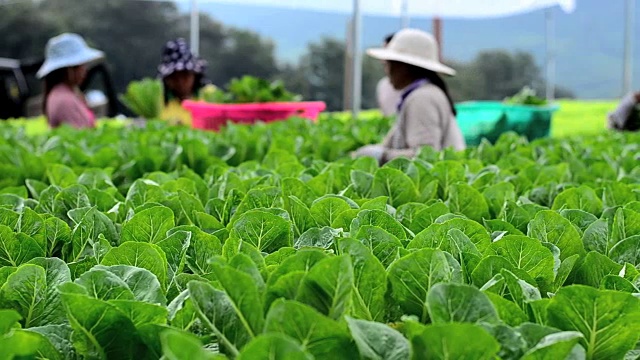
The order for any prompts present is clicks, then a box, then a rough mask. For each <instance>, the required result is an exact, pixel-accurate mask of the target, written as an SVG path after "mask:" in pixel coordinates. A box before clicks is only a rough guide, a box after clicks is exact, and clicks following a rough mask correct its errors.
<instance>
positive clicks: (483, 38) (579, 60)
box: [181, 0, 640, 99]
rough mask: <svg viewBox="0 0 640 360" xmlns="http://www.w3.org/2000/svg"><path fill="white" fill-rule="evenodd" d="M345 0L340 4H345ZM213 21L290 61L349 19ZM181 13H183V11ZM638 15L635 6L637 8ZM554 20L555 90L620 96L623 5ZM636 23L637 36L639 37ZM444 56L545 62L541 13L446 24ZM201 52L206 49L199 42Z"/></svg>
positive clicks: (251, 11) (231, 15)
mask: <svg viewBox="0 0 640 360" xmlns="http://www.w3.org/2000/svg"><path fill="white" fill-rule="evenodd" d="M345 1H346V0H345ZM200 7H201V11H202V12H203V13H207V14H209V15H210V16H212V17H213V18H215V19H217V20H218V21H220V22H222V23H224V24H226V25H230V26H236V27H241V28H247V29H251V30H253V31H256V32H258V33H260V34H261V35H263V36H265V37H269V38H271V39H272V40H273V41H274V42H275V44H276V46H277V56H278V59H279V60H280V61H283V62H296V61H297V59H298V57H299V56H300V55H301V54H303V53H304V51H305V49H306V46H307V44H308V43H310V42H314V41H318V40H319V39H321V38H322V37H323V36H330V37H335V38H338V39H343V40H344V39H345V37H346V36H345V35H346V30H347V23H348V20H349V16H348V15H343V14H331V13H316V12H309V11H301V10H291V9H277V8H267V7H249V6H234V5H224V4H215V3H205V4H202V5H200ZM181 8H182V9H183V10H188V8H187V7H185V5H181ZM638 10H639V11H638V14H636V18H638V15H640V7H639V8H638ZM553 12H554V15H555V19H556V37H555V41H556V44H557V84H558V85H559V86H563V87H566V88H569V89H571V90H572V91H573V92H574V93H575V94H576V95H577V96H578V97H580V98H590V99H596V98H601V99H604V98H617V97H619V96H621V91H622V70H623V45H624V43H623V40H624V19H625V16H624V1H621V0H606V1H605V0H578V6H577V10H576V12H575V13H573V14H565V13H563V12H562V11H561V10H560V9H559V8H557V9H554V10H553ZM411 26H412V27H417V28H420V29H424V30H428V31H430V30H431V19H424V18H423V19H412V22H411ZM399 27H400V19H398V18H382V17H365V18H364V22H363V30H364V32H363V46H364V47H372V46H378V45H379V43H380V42H381V40H382V39H383V38H384V36H385V35H387V34H389V33H392V32H394V31H397V30H398V29H399ZM639 30H640V24H636V31H635V33H639ZM443 45H444V56H445V58H447V59H451V60H455V61H467V60H471V59H472V58H473V57H474V56H475V55H476V54H477V53H478V52H479V51H482V50H485V49H507V50H511V51H517V50H521V51H526V52H531V53H533V54H534V55H535V58H536V59H537V62H538V64H539V65H540V67H543V66H544V62H545V14H544V11H536V12H532V13H528V14H524V15H519V16H515V17H509V18H501V19H490V20H445V21H444V40H443ZM201 46H206V44H201ZM638 55H640V46H636V47H635V49H634V60H635V64H634V67H635V69H636V71H635V76H634V84H635V85H638V84H640V56H638Z"/></svg>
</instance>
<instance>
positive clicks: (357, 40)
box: [351, 0, 362, 118]
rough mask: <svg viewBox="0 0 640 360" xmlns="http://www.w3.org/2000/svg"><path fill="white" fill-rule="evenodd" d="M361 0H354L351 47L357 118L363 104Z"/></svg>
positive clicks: (353, 89)
mask: <svg viewBox="0 0 640 360" xmlns="http://www.w3.org/2000/svg"><path fill="white" fill-rule="evenodd" d="M360 5H361V4H360V0H353V24H352V26H353V30H352V34H353V39H352V43H351V48H352V51H353V54H352V55H353V74H352V75H353V82H352V86H353V87H352V91H353V95H352V97H351V113H352V114H353V117H354V118H356V117H357V116H358V113H359V112H360V108H361V106H362V51H361V47H362V46H361V42H362V8H361V7H360Z"/></svg>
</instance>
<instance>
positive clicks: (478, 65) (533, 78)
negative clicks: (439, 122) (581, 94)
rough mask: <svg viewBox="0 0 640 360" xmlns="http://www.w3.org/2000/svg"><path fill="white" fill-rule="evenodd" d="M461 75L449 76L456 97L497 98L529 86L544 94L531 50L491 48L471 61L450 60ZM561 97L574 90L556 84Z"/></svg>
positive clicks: (448, 81) (511, 94)
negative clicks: (527, 51) (513, 51)
mask: <svg viewBox="0 0 640 360" xmlns="http://www.w3.org/2000/svg"><path fill="white" fill-rule="evenodd" d="M451 66H452V67H453V68H454V69H456V70H457V72H458V75H457V76H456V77H453V78H449V79H447V83H448V84H449V86H450V90H451V94H452V97H453V98H454V100H455V101H466V100H497V101H501V100H503V99H504V98H506V97H509V96H513V95H515V94H516V93H518V92H519V91H520V90H521V89H522V88H523V87H525V86H529V87H532V88H533V89H535V90H536V91H537V92H538V94H540V95H543V94H544V89H545V84H544V81H543V78H542V75H541V72H540V68H539V67H538V66H537V65H536V62H535V59H534V57H533V55H532V54H530V53H526V52H515V53H510V52H508V51H505V50H490V51H483V52H481V53H479V54H478V55H477V56H476V57H475V59H474V60H473V61H471V62H469V63H466V64H465V63H451ZM556 92H557V96H558V97H563V98H567V97H573V94H572V93H571V91H569V90H567V89H564V88H562V87H558V88H556Z"/></svg>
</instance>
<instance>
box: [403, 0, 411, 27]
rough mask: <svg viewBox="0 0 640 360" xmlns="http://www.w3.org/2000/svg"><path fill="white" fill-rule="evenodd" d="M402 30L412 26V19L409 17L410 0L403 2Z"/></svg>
mask: <svg viewBox="0 0 640 360" xmlns="http://www.w3.org/2000/svg"><path fill="white" fill-rule="evenodd" d="M401 25H402V28H403V29H406V28H408V27H409V26H410V25H411V17H410V16H409V0H402V24H401Z"/></svg>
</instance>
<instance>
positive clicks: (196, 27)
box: [191, 0, 200, 55]
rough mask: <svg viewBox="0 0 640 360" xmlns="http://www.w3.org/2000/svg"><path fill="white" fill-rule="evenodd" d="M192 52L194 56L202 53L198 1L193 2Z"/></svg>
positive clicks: (192, 0)
mask: <svg viewBox="0 0 640 360" xmlns="http://www.w3.org/2000/svg"><path fill="white" fill-rule="evenodd" d="M191 51H192V52H193V54H194V55H198V54H199V53H200V13H199V11H198V0H191Z"/></svg>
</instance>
